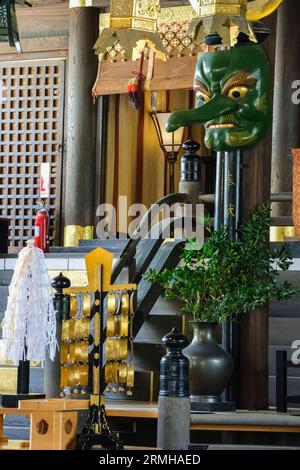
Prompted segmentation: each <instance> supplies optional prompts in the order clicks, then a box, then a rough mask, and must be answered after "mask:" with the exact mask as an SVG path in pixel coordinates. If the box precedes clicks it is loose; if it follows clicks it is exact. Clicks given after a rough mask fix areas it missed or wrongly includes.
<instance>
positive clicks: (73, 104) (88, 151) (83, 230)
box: [64, 7, 99, 245]
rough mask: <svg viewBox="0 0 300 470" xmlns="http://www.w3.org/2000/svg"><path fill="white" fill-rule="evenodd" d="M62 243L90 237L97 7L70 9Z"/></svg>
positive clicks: (93, 176)
mask: <svg viewBox="0 0 300 470" xmlns="http://www.w3.org/2000/svg"><path fill="white" fill-rule="evenodd" d="M69 30H70V33H69V34H70V35H69V67H68V86H67V89H68V94H67V96H68V99H67V160H66V180H65V208H64V216H65V217H64V219H65V240H64V243H65V245H74V244H76V240H78V238H92V237H93V228H94V219H95V161H96V110H97V109H96V106H95V105H94V103H93V98H92V87H93V84H94V82H95V79H96V75H97V56H96V55H95V54H94V51H93V45H94V43H95V42H96V39H97V37H98V35H99V9H98V8H93V7H86V8H83V7H81V8H71V9H70V28H69Z"/></svg>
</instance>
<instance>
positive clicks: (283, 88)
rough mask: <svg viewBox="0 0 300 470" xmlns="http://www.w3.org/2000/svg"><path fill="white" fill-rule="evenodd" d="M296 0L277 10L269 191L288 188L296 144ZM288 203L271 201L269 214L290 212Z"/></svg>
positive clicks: (299, 75) (299, 58) (299, 117)
mask: <svg viewBox="0 0 300 470" xmlns="http://www.w3.org/2000/svg"><path fill="white" fill-rule="evenodd" d="M299 23H300V9H299V0H288V1H285V2H283V4H282V6H281V7H280V8H279V10H278V21H277V37H276V62H275V86H274V123H273V152H272V186H271V187H272V193H278V192H291V191H292V156H291V149H292V148H299V147H300V105H296V104H294V103H293V101H292V94H293V93H294V92H295V90H293V89H292V84H293V82H294V81H296V80H300V54H299V42H300V29H299ZM291 214H292V208H291V203H286V202H285V203H274V204H273V215H274V216H283V215H291Z"/></svg>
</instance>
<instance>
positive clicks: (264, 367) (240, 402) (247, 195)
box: [237, 14, 276, 410]
mask: <svg viewBox="0 0 300 470" xmlns="http://www.w3.org/2000/svg"><path fill="white" fill-rule="evenodd" d="M265 23H266V26H268V27H269V28H270V29H271V31H272V32H271V34H270V36H269V37H268V39H267V40H266V41H265V42H264V43H263V44H262V46H263V48H264V50H265V52H266V54H267V56H268V58H269V61H270V63H271V65H272V66H273V69H274V57H275V38H276V14H275V15H272V16H271V17H269V18H268V19H267V20H266V21H265ZM271 154H272V132H271V131H270V132H269V134H268V136H266V137H265V138H264V139H263V141H262V142H260V143H259V144H258V145H256V146H255V147H254V149H252V150H249V151H247V152H245V153H244V164H245V168H244V173H243V186H244V188H243V210H242V211H243V218H245V217H247V216H248V215H249V213H251V212H252V211H253V210H255V209H256V208H257V207H258V206H259V205H260V204H262V203H264V202H267V201H270V195H271ZM268 346H269V309H268V306H264V307H262V308H259V309H257V310H255V311H253V312H249V313H247V314H245V315H242V316H241V323H240V346H239V377H238V382H239V388H238V396H237V406H238V408H240V409H250V410H259V409H266V408H268V406H269V386H268V382H269V367H268Z"/></svg>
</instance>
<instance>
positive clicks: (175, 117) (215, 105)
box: [166, 95, 238, 132]
mask: <svg viewBox="0 0 300 470" xmlns="http://www.w3.org/2000/svg"><path fill="white" fill-rule="evenodd" d="M236 109H238V103H237V102H235V101H233V100H232V99H230V98H227V96H223V95H214V96H213V98H212V99H211V100H210V101H208V103H205V104H203V105H202V106H200V107H199V108H195V109H183V110H182V111H175V112H174V113H172V114H171V116H170V117H169V119H168V122H167V125H166V130H167V132H175V131H176V130H177V129H179V127H184V126H192V125H193V124H204V123H206V122H208V121H211V120H212V119H216V118H218V117H220V116H223V115H225V114H229V113H231V112H233V111H235V110H236Z"/></svg>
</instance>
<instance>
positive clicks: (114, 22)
mask: <svg viewBox="0 0 300 470" xmlns="http://www.w3.org/2000/svg"><path fill="white" fill-rule="evenodd" d="M159 9H160V5H159V0H110V24H109V28H105V29H104V30H103V31H102V33H101V34H100V37H99V38H98V40H97V42H96V44H95V46H94V49H95V50H96V54H98V55H101V54H105V52H106V51H107V49H108V48H110V47H113V46H114V45H115V44H116V43H118V42H119V43H120V44H121V45H122V50H123V51H124V57H125V58H130V56H132V55H133V53H134V51H136V50H137V51H138V52H142V51H143V49H144V48H145V47H147V48H149V49H152V50H153V51H154V52H155V53H156V57H157V58H159V59H162V60H165V59H166V55H165V50H164V46H163V43H162V41H161V38H160V35H159V34H158V32H157V30H156V27H157V15H158V11H159Z"/></svg>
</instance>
